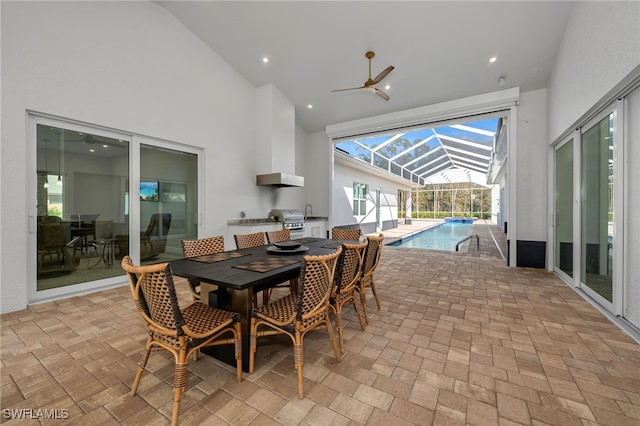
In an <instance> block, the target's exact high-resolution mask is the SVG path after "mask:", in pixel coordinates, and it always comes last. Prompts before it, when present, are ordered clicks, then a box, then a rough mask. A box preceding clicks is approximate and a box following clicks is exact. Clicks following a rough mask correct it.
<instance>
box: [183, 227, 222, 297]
mask: <svg viewBox="0 0 640 426" xmlns="http://www.w3.org/2000/svg"><path fill="white" fill-rule="evenodd" d="M223 251H224V236H222V235H218V236H215V237H208V238H201V239H199V240H182V253H183V254H184V257H197V256H206V255H208V254H216V253H222V252H223ZM188 281H189V287H190V288H191V295H192V296H193V300H194V301H199V300H200V281H196V280H193V279H191V278H189V279H188Z"/></svg>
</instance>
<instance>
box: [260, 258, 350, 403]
mask: <svg viewBox="0 0 640 426" xmlns="http://www.w3.org/2000/svg"><path fill="white" fill-rule="evenodd" d="M341 252H342V247H339V248H338V250H337V251H335V252H334V253H331V254H327V255H322V256H304V257H303V260H302V266H301V268H300V280H299V282H298V293H297V294H288V295H286V296H284V297H283V298H281V299H278V300H275V301H273V302H271V303H269V304H268V305H264V306H261V307H259V308H257V309H253V310H252V311H251V336H250V337H251V340H250V341H251V345H250V350H249V372H250V373H253V371H254V366H255V355H256V350H257V346H258V345H257V340H258V337H263V336H273V335H277V334H286V335H287V336H289V338H291V341H292V342H293V360H294V365H295V368H296V370H298V396H299V397H300V399H302V398H304V378H303V374H302V373H303V367H304V345H303V340H304V336H305V335H306V334H307V333H308V332H309V331H311V330H315V329H317V328H320V327H326V329H327V333H328V334H329V341H330V342H331V345H332V346H333V351H334V352H335V355H336V360H337V361H338V362H340V361H341V359H342V356H341V354H340V350H339V349H338V347H337V346H336V341H335V338H334V335H333V327H332V326H331V321H330V319H329V297H330V295H331V287H332V285H333V275H334V272H335V267H336V261H337V259H338V256H340V253H341ZM262 326H263V327H265V328H267V330H263V331H259V328H260V327H262Z"/></svg>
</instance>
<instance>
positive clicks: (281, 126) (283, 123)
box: [254, 84, 304, 188]
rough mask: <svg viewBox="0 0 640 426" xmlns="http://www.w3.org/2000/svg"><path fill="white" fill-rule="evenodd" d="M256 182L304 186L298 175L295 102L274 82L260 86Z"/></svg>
mask: <svg viewBox="0 0 640 426" xmlns="http://www.w3.org/2000/svg"><path fill="white" fill-rule="evenodd" d="M256 93H257V96H256V102H257V117H258V119H257V125H256V130H257V132H256V145H255V153H256V158H257V161H256V169H255V172H254V173H255V174H256V184H257V185H260V186H271V187H275V188H283V187H291V186H293V187H301V186H304V177H302V176H297V175H296V167H295V159H296V124H295V106H294V105H293V103H291V101H290V100H289V99H287V97H286V96H284V94H283V93H282V92H280V91H279V90H278V88H277V87H275V86H274V85H273V84H267V85H265V86H262V87H259V88H258V89H257V90H256Z"/></svg>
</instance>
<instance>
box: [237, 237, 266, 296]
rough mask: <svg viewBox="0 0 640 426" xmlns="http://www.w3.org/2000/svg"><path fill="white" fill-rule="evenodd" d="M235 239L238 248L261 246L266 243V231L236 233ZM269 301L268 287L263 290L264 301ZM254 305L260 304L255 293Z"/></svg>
mask: <svg viewBox="0 0 640 426" xmlns="http://www.w3.org/2000/svg"><path fill="white" fill-rule="evenodd" d="M233 239H234V240H235V242H236V248H237V249H238V250H240V249H245V248H251V247H260V246H263V245H264V232H254V233H252V234H234V236H233ZM268 301H269V291H268V289H267V290H265V291H263V292H262V303H263V304H266V303H267V302H268ZM253 306H254V307H256V306H258V296H257V294H256V293H255V292H254V293H253Z"/></svg>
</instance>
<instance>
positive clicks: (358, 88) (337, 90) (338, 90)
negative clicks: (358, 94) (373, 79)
mask: <svg viewBox="0 0 640 426" xmlns="http://www.w3.org/2000/svg"><path fill="white" fill-rule="evenodd" d="M364 88H365V86H360V87H350V88H348V89H334V90H332V92H345V91H347V90H360V89H364Z"/></svg>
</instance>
